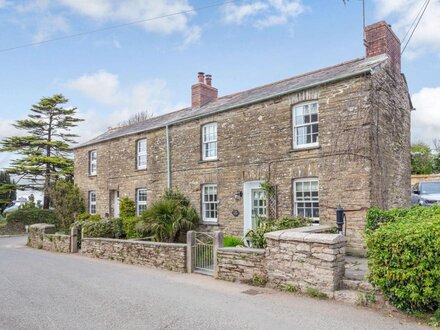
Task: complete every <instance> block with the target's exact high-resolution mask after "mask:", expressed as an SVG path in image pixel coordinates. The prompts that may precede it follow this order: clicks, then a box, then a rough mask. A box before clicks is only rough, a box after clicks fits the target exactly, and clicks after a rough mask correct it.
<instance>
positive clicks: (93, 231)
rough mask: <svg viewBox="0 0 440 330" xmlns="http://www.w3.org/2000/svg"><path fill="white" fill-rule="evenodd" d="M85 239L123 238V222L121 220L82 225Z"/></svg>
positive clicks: (88, 222)
mask: <svg viewBox="0 0 440 330" xmlns="http://www.w3.org/2000/svg"><path fill="white" fill-rule="evenodd" d="M82 232H83V235H84V237H105V238H122V237H123V230H122V222H121V219H119V218H114V219H104V220H101V221H86V222H84V223H83V224H82Z"/></svg>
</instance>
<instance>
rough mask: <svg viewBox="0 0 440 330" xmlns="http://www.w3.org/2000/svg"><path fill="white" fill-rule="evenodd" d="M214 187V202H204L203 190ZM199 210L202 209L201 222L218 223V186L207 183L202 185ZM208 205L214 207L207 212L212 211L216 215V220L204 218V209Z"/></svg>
mask: <svg viewBox="0 0 440 330" xmlns="http://www.w3.org/2000/svg"><path fill="white" fill-rule="evenodd" d="M213 187H215V195H216V197H217V198H216V200H215V201H205V189H206V188H213ZM201 204H202V205H201V208H202V221H203V222H204V223H218V204H219V201H218V185H217V184H216V183H207V184H204V185H202V198H201ZM209 204H214V205H215V207H214V208H213V209H210V210H209V211H212V210H214V212H215V213H216V216H217V217H216V218H207V217H206V211H207V209H206V207H207V205H209Z"/></svg>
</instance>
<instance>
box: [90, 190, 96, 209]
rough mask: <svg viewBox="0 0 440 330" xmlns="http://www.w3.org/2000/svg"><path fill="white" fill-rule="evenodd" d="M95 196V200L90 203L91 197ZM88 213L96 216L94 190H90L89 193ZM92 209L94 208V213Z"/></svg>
mask: <svg viewBox="0 0 440 330" xmlns="http://www.w3.org/2000/svg"><path fill="white" fill-rule="evenodd" d="M93 195H94V196H95V200H94V201H92V196H93ZM88 197H89V198H88V199H89V213H90V214H96V204H97V203H96V201H97V195H96V190H90V191H89V196H88ZM92 207H94V211H92Z"/></svg>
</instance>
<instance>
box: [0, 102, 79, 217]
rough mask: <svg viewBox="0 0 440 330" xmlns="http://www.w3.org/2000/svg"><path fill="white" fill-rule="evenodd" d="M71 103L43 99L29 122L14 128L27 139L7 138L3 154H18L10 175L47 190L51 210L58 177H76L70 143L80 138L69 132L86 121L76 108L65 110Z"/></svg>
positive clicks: (46, 201)
mask: <svg viewBox="0 0 440 330" xmlns="http://www.w3.org/2000/svg"><path fill="white" fill-rule="evenodd" d="M68 101H69V100H68V99H66V98H65V97H64V96H63V95H61V94H55V95H53V96H52V97H43V98H42V99H41V100H40V101H39V102H38V103H37V104H34V105H32V107H31V109H30V111H31V113H30V114H29V115H28V118H27V119H23V120H17V122H16V123H15V124H14V126H15V127H16V128H17V129H20V130H23V131H26V132H27V135H24V136H11V137H7V138H5V139H3V140H2V141H1V142H0V144H1V148H0V152H1V151H5V152H15V153H17V154H18V155H21V157H20V158H18V159H15V160H13V161H12V163H11V166H10V168H8V169H7V172H8V173H13V174H17V175H19V176H21V178H26V179H29V180H31V183H30V184H29V186H31V187H32V188H33V189H42V190H43V191H44V202H43V207H44V208H45V209H47V208H49V193H48V192H49V189H50V186H51V183H52V182H53V181H54V180H55V179H56V178H57V177H71V176H73V160H72V157H71V156H70V155H71V149H70V144H72V143H75V141H74V140H73V139H74V138H75V137H77V135H75V134H72V133H69V132H70V130H71V128H72V127H75V126H77V123H78V122H80V121H82V120H83V119H79V118H76V117H75V115H76V108H63V107H62V105H63V104H66V103H67V102H68ZM21 178H20V179H21Z"/></svg>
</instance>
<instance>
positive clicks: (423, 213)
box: [365, 205, 440, 232]
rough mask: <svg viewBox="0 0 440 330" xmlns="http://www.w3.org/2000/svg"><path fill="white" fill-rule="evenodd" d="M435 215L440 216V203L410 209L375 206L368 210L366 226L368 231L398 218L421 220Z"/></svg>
mask: <svg viewBox="0 0 440 330" xmlns="http://www.w3.org/2000/svg"><path fill="white" fill-rule="evenodd" d="M434 215H439V216H440V205H434V206H431V207H426V206H414V207H411V208H408V209H390V210H381V209H379V208H377V207H373V208H371V209H369V210H368V212H367V223H366V226H365V229H366V231H367V232H368V231H370V230H376V229H377V228H379V227H380V226H381V225H382V224H384V223H388V222H395V221H397V220H403V219H407V220H416V221H417V220H419V219H426V218H431V217H432V216H434Z"/></svg>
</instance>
